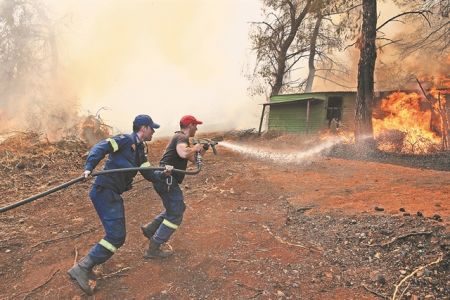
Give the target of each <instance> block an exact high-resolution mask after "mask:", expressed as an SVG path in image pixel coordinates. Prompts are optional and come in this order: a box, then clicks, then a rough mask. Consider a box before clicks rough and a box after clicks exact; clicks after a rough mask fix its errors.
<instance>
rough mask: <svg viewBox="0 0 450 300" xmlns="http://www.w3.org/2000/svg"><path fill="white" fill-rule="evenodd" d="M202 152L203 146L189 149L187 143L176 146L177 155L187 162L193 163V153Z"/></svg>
mask: <svg viewBox="0 0 450 300" xmlns="http://www.w3.org/2000/svg"><path fill="white" fill-rule="evenodd" d="M202 151H203V152H204V149H203V146H202V145H201V144H196V145H193V146H192V147H189V146H188V144H187V143H179V144H177V153H178V155H179V156H180V157H181V158H184V159H186V160H189V161H191V162H193V163H195V153H197V152H202Z"/></svg>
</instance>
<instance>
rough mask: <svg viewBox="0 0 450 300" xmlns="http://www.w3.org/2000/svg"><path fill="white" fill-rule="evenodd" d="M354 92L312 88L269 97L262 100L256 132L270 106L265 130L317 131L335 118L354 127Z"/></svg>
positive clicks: (349, 127) (347, 127)
mask: <svg viewBox="0 0 450 300" xmlns="http://www.w3.org/2000/svg"><path fill="white" fill-rule="evenodd" d="M355 104H356V92H314V93H302V94H286V95H276V96H272V97H270V102H268V103H263V104H262V105H263V111H262V114H261V121H260V126H259V132H260V133H261V127H262V122H263V118H264V113H265V110H266V108H267V107H268V106H269V107H270V111H269V116H268V130H269V131H283V132H291V133H317V132H319V131H320V130H323V129H326V128H329V126H330V124H331V120H332V119H333V118H334V119H336V120H338V121H339V123H340V124H342V125H343V126H345V128H346V129H353V128H354V123H355V121H354V118H355Z"/></svg>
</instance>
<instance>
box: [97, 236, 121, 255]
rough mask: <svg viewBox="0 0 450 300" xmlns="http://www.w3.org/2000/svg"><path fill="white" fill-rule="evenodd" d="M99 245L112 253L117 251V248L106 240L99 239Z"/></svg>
mask: <svg viewBox="0 0 450 300" xmlns="http://www.w3.org/2000/svg"><path fill="white" fill-rule="evenodd" d="M98 243H99V244H100V245H102V246H103V247H105V248H106V249H108V250H109V251H111V252H112V253H115V252H116V251H117V248H116V247H114V245H113V244H111V243H110V242H108V241H107V240H104V239H101V240H100V242H98Z"/></svg>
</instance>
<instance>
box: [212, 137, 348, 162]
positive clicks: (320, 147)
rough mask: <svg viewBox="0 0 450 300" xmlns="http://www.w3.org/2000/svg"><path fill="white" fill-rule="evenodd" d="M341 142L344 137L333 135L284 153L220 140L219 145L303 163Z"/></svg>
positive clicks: (253, 155)
mask: <svg viewBox="0 0 450 300" xmlns="http://www.w3.org/2000/svg"><path fill="white" fill-rule="evenodd" d="M341 142H343V139H342V138H340V137H331V138H328V139H326V140H324V141H323V142H321V143H319V144H317V145H315V146H314V147H311V148H309V149H306V150H302V151H295V152H292V151H290V152H286V153H282V152H281V151H277V152H275V151H268V150H261V149H257V148H255V147H249V146H241V145H236V144H234V143H231V142H225V141H222V142H220V144H219V145H220V146H222V147H226V148H227V149H230V150H232V151H235V152H238V153H241V154H244V155H248V156H251V157H255V158H257V159H265V160H273V161H277V162H285V163H301V162H302V161H304V160H306V159H308V158H311V157H313V156H317V155H319V154H321V153H323V152H325V151H327V150H330V149H331V148H332V147H333V146H334V145H336V144H339V143H341Z"/></svg>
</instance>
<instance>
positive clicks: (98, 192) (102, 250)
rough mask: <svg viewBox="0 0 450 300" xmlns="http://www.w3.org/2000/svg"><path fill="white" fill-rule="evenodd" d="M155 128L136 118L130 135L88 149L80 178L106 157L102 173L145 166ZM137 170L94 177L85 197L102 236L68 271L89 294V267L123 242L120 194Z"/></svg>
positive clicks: (157, 176)
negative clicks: (97, 220)
mask: <svg viewBox="0 0 450 300" xmlns="http://www.w3.org/2000/svg"><path fill="white" fill-rule="evenodd" d="M156 128H159V125H158V124H156V123H155V122H153V120H152V118H151V117H150V116H148V115H138V116H137V117H136V118H135V119H134V122H133V133H131V134H123V135H117V136H114V137H112V138H108V139H106V140H103V141H101V142H99V143H98V144H96V145H95V146H94V147H92V149H91V151H90V152H89V155H88V157H87V160H86V164H85V171H84V173H83V174H84V176H85V177H86V178H88V177H89V175H90V173H91V172H92V170H93V169H94V168H95V167H96V166H97V164H98V163H99V162H100V161H101V160H102V159H103V158H104V157H105V156H106V155H107V154H109V157H108V160H107V161H106V163H105V167H104V170H108V169H120V168H132V167H149V166H150V163H149V162H148V161H147V158H146V155H145V152H146V151H145V145H146V144H145V143H144V142H145V141H150V140H151V139H152V136H153V133H154V132H155V129H156ZM136 174H137V171H130V172H124V173H113V174H105V175H100V176H97V177H96V179H95V182H94V183H93V185H92V189H91V191H90V193H89V197H90V198H91V200H92V203H93V205H94V207H95V210H96V211H97V214H98V216H99V218H100V220H101V222H102V224H103V227H104V230H105V236H104V238H103V239H101V240H100V241H99V242H98V243H97V244H96V245H94V246H93V247H92V248H91V250H90V251H89V253H88V255H87V256H85V257H84V258H82V259H81V260H80V261H79V262H78V263H77V264H75V265H74V266H73V267H72V268H71V269H70V270H69V271H68V273H69V275H70V277H71V278H72V279H74V280H76V282H77V283H78V284H79V286H80V287H81V289H82V290H83V291H84V292H85V293H86V294H88V295H91V294H93V289H92V288H91V286H90V284H89V280H95V275H94V273H93V272H92V268H93V267H94V266H96V265H99V264H102V263H104V262H105V261H107V260H108V259H109V258H110V257H111V256H112V255H113V254H114V253H115V252H116V251H117V249H118V248H119V247H120V246H122V245H123V244H124V242H125V235H126V230H125V211H124V206H123V199H122V197H121V194H122V193H124V192H125V191H128V190H130V189H131V184H132V181H133V178H134V177H135V176H136ZM141 174H142V175H143V176H144V178H145V179H147V180H149V181H152V182H157V181H163V178H165V176H166V175H167V172H165V174H164V173H163V172H161V171H141Z"/></svg>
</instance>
